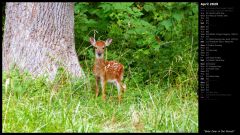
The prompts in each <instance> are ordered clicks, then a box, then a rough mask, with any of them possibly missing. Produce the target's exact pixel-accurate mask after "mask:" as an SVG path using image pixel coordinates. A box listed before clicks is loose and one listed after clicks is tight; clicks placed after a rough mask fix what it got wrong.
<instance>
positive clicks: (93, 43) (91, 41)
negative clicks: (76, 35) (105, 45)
mask: <svg viewBox="0 0 240 135" xmlns="http://www.w3.org/2000/svg"><path fill="white" fill-rule="evenodd" d="M89 41H90V43H91V44H92V45H93V46H95V44H96V40H95V39H94V38H93V37H90V39H89Z"/></svg>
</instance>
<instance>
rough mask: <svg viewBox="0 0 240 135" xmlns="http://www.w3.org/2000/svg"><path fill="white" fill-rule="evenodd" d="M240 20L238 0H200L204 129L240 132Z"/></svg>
mask: <svg viewBox="0 0 240 135" xmlns="http://www.w3.org/2000/svg"><path fill="white" fill-rule="evenodd" d="M239 20H240V14H239V4H238V2H237V1H235V2H234V1H232V2H231V1H225V2H220V1H219V2H211V1H202V2H199V132H200V133H221V134H222V133H226V134H232V133H234V134H236V133H237V132H239V131H237V125H236V124H235V123H238V122H239V121H237V119H238V115H239V113H237V109H239V103H240V102H239V101H236V100H237V99H240V97H239V96H238V95H237V93H236V92H237V91H239V90H240V76H239V71H240V66H239V65H240V63H239V62H240V44H239V25H240V21H239ZM238 125H239V124H238Z"/></svg>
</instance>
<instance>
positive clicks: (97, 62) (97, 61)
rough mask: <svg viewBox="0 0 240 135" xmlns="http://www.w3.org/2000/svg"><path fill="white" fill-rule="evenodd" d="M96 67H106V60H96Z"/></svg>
mask: <svg viewBox="0 0 240 135" xmlns="http://www.w3.org/2000/svg"><path fill="white" fill-rule="evenodd" d="M95 65H97V66H98V67H102V66H105V60H104V58H96V59H95Z"/></svg>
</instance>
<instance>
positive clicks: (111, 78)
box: [90, 37, 126, 102]
mask: <svg viewBox="0 0 240 135" xmlns="http://www.w3.org/2000/svg"><path fill="white" fill-rule="evenodd" d="M111 42H112V39H107V40H106V41H96V40H95V39H94V38H93V37H90V43H91V44H92V46H94V47H95V56H96V59H95V64H94V67H93V73H94V75H95V79H96V97H97V96H98V92H99V90H98V82H99V80H101V86H102V98H103V100H106V94H105V86H106V83H107V82H112V83H114V84H115V85H116V86H117V90H118V101H119V102H120V101H121V94H122V93H123V92H124V91H125V90H126V85H125V84H123V83H122V79H123V73H124V66H123V65H122V64H120V63H118V62H116V61H105V60H104V48H105V47H106V46H109V45H110V44H111Z"/></svg>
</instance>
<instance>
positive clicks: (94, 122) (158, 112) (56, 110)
mask: <svg viewBox="0 0 240 135" xmlns="http://www.w3.org/2000/svg"><path fill="white" fill-rule="evenodd" d="M58 78H59V79H58V80H57V81H56V80H55V81H54V82H52V83H51V82H47V81H46V79H44V78H43V77H40V78H37V79H35V80H34V79H32V78H31V77H30V76H29V75H26V74H20V73H19V72H18V71H16V70H14V71H11V74H10V75H8V76H7V75H6V74H5V73H4V74H3V80H2V88H3V89H2V93H3V94H2V106H3V109H2V130H3V132H198V98H197V93H196V90H195V89H194V88H197V86H194V87H193V86H190V85H192V84H195V85H196V84H197V83H196V82H197V80H196V79H188V80H184V79H183V80H181V79H179V78H178V80H180V81H179V82H177V83H178V84H167V83H164V82H159V83H158V84H151V83H150V84H149V85H143V84H137V83H135V78H134V76H129V78H128V79H126V80H127V81H125V83H126V84H127V90H126V92H125V93H124V95H123V100H122V103H121V104H119V103H118V99H117V90H116V88H115V87H113V86H112V85H111V84H108V85H107V100H106V102H104V101H103V100H102V98H101V94H100V96H99V97H97V98H95V97H94V96H95V93H94V88H95V85H94V79H93V76H92V74H91V73H86V79H87V80H89V81H88V82H87V81H86V83H83V81H82V80H77V81H75V82H73V81H70V79H67V78H66V77H65V78H64V77H61V76H60V77H58Z"/></svg>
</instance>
